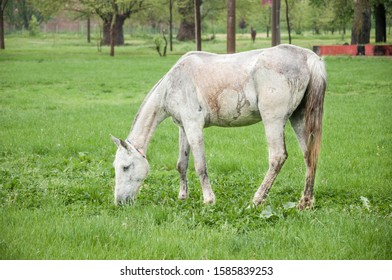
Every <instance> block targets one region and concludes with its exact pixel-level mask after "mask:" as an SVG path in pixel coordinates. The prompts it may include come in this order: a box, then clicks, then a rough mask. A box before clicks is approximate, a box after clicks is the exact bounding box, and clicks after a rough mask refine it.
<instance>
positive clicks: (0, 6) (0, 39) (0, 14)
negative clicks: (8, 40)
mask: <svg viewBox="0 0 392 280" xmlns="http://www.w3.org/2000/svg"><path fill="white" fill-rule="evenodd" d="M6 5H7V0H5V1H1V2H0V49H2V50H4V49H5V40H4V10H5V6H6Z"/></svg>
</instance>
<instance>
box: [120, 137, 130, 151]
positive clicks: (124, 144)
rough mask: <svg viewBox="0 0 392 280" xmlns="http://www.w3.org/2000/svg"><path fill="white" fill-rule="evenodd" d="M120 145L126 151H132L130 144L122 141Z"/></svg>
mask: <svg viewBox="0 0 392 280" xmlns="http://www.w3.org/2000/svg"><path fill="white" fill-rule="evenodd" d="M120 144H121V146H123V147H124V148H125V149H126V150H130V148H129V145H128V143H127V142H125V141H124V140H121V139H120Z"/></svg>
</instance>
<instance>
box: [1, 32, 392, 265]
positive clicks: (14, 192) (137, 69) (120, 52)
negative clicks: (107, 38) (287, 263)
mask: <svg viewBox="0 0 392 280" xmlns="http://www.w3.org/2000/svg"><path fill="white" fill-rule="evenodd" d="M316 39H317V40H319V41H322V39H323V38H316ZM325 40H326V41H327V42H330V41H332V40H335V39H333V38H327V39H325ZM129 42H130V44H129V45H128V46H126V47H121V48H117V56H116V57H114V58H111V57H109V56H108V55H107V53H108V52H107V49H105V48H104V49H103V51H102V53H99V52H97V49H96V47H95V46H86V45H85V44H84V43H83V42H82V38H78V37H72V36H69V35H68V36H65V35H64V37H62V36H60V35H59V36H58V38H55V39H53V38H52V37H50V36H49V37H47V38H45V37H40V38H24V37H21V36H13V37H12V36H11V37H9V38H8V39H7V41H6V46H7V49H6V50H5V51H1V52H0V66H1V72H0V88H1V91H0V127H1V130H0V258H1V259H391V258H392V253H391V250H390V248H391V247H392V221H391V219H392V197H391V189H392V183H391V178H392V172H391V171H392V141H391V140H392V123H391V119H392V112H391V104H392V102H391V101H392V100H391V99H392V95H391V93H392V81H391V79H390V77H391V74H392V63H391V60H390V58H380V57H373V58H370V57H360V58H350V57H328V58H326V63H327V70H328V77H329V79H328V80H329V84H328V90H327V96H326V101H325V102H326V103H325V117H324V134H323V136H324V138H323V145H322V152H321V157H320V160H319V166H318V173H317V180H316V190H315V192H316V193H315V195H316V207H315V209H313V210H311V211H303V212H300V211H297V210H296V209H295V208H293V203H292V202H297V201H298V200H299V198H300V195H301V192H302V189H303V182H304V172H305V168H304V164H303V160H302V157H301V153H300V150H299V147H298V144H297V141H296V140H295V136H294V134H293V132H292V129H291V127H290V126H288V127H287V136H286V138H287V139H286V143H287V149H288V153H289V159H288V160H287V161H286V163H285V166H284V167H283V169H282V171H281V173H280V174H279V176H278V178H277V180H276V182H275V184H274V186H273V188H272V189H271V192H270V195H269V197H268V201H267V203H266V205H264V206H262V207H259V208H252V207H249V205H250V202H251V199H252V197H253V194H254V192H255V191H256V189H257V187H258V186H259V184H260V183H261V180H262V177H263V175H264V173H265V171H266V168H267V147H266V144H265V139H264V131H263V126H262V124H257V125H254V126H250V127H243V128H238V129H222V128H209V129H206V130H205V137H206V155H207V161H208V167H209V174H210V179H211V183H212V185H213V189H214V191H215V194H216V196H217V203H216V204H215V205H214V206H205V205H203V203H202V194H201V189H200V185H199V182H198V178H197V176H196V175H195V172H194V171H193V169H192V168H193V164H191V170H190V174H189V181H190V198H189V200H187V201H178V200H177V194H178V188H179V178H178V174H177V171H176V170H175V164H176V160H177V147H178V144H177V139H178V132H177V128H176V127H175V125H174V124H172V122H171V121H170V120H167V121H165V122H163V123H162V124H161V125H160V127H159V128H158V129H157V131H156V133H155V135H154V137H153V139H152V142H151V144H150V146H149V154H148V158H149V161H150V165H151V172H150V175H149V177H148V178H147V180H146V181H145V183H144V186H143V189H142V190H141V192H140V194H139V196H138V197H137V202H136V204H135V205H134V206H133V207H123V208H118V207H115V206H114V205H113V191H112V190H113V185H114V180H113V178H114V171H113V168H112V165H111V164H112V161H113V159H114V153H115V146H114V145H113V143H112V142H111V140H110V137H109V135H110V134H113V135H116V136H118V137H124V136H126V135H127V133H128V130H129V128H130V125H131V123H132V121H133V117H134V115H135V114H136V112H137V110H138V107H139V105H140V104H141V102H142V100H143V97H144V96H145V94H146V93H147V92H148V91H149V89H150V88H151V87H152V86H153V85H154V84H155V83H156V81H158V80H159V78H160V77H161V76H162V75H163V74H164V73H165V72H166V71H167V70H168V69H169V68H170V67H171V66H172V65H173V64H174V63H175V61H176V60H177V59H178V57H179V55H180V54H181V53H182V52H184V51H187V50H191V49H192V48H193V45H191V44H186V43H181V44H177V45H175V48H176V49H177V50H176V52H175V53H174V54H171V55H169V56H168V57H165V58H160V57H158V55H157V54H156V53H155V51H154V49H153V48H152V47H151V45H150V41H149V40H148V38H147V39H140V40H138V41H137V43H136V40H135V41H132V40H131V39H129ZM132 42H134V43H132ZM310 44H311V38H308V39H307V40H304V39H303V41H300V45H303V46H309V45H310ZM238 45H239V47H238V48H239V50H245V49H250V48H252V47H255V46H253V45H252V44H251V43H249V42H248V40H247V39H246V40H245V39H241V38H240V39H239V40H238ZM261 45H262V46H267V45H268V42H267V40H265V41H263V42H261ZM203 46H204V48H205V49H206V50H211V51H216V52H224V50H225V45H224V41H223V39H221V40H219V39H218V40H216V41H214V42H204V45H203Z"/></svg>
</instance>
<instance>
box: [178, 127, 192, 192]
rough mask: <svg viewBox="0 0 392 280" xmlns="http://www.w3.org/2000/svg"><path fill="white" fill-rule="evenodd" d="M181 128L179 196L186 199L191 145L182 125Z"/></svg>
mask: <svg viewBox="0 0 392 280" xmlns="http://www.w3.org/2000/svg"><path fill="white" fill-rule="evenodd" d="M179 130H180V132H179V155H178V161H177V170H178V172H179V173H180V192H179V194H178V198H179V199H181V200H184V199H187V198H188V197H189V193H188V179H187V172H188V162H189V152H190V146H189V142H188V139H187V137H186V133H185V130H184V128H182V127H180V129H179Z"/></svg>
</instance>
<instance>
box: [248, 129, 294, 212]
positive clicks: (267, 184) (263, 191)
mask: <svg viewBox="0 0 392 280" xmlns="http://www.w3.org/2000/svg"><path fill="white" fill-rule="evenodd" d="M265 133H266V137H267V143H268V152H269V168H268V171H267V174H266V175H265V177H264V180H263V182H262V183H261V185H260V188H259V189H258V190H257V192H256V193H255V195H254V197H253V203H254V204H255V205H256V206H257V205H259V204H260V203H262V202H264V200H265V199H266V198H267V194H268V191H269V190H270V188H271V186H272V184H273V183H274V181H275V178H276V176H278V174H279V171H280V169H281V168H282V166H283V164H284V162H285V161H286V159H287V152H286V146H285V143H284V123H283V124H280V123H279V124H278V123H272V124H269V123H267V122H265Z"/></svg>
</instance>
